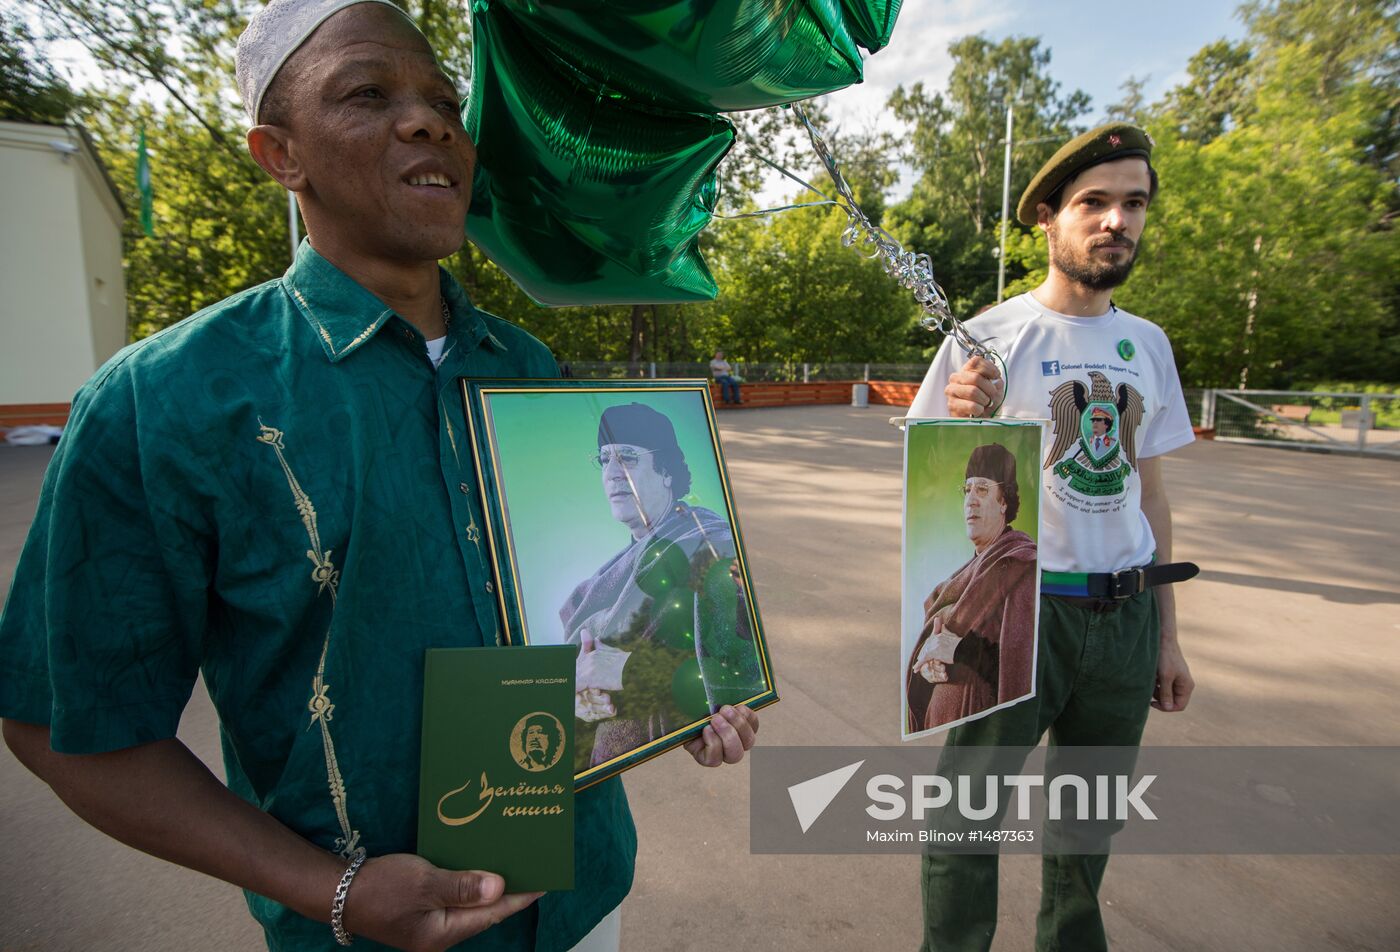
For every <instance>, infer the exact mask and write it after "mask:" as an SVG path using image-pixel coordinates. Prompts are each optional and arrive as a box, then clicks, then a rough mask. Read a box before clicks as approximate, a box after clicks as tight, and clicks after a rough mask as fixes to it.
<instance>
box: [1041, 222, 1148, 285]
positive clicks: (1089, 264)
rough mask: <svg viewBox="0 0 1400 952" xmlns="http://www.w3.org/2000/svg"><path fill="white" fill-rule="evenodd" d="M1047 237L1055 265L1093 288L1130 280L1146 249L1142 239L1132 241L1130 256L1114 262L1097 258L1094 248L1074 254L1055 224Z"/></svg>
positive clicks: (1073, 278) (1071, 278) (1120, 239)
mask: <svg viewBox="0 0 1400 952" xmlns="http://www.w3.org/2000/svg"><path fill="white" fill-rule="evenodd" d="M1046 239H1047V241H1048V242H1049V245H1050V263H1051V265H1053V266H1054V267H1055V269H1056V270H1057V271H1059V272H1060V273H1061V274H1063V275H1064V276H1065V277H1067V278H1069V279H1070V280H1071V281H1073V282H1074V283H1075V284H1078V285H1081V286H1083V287H1085V288H1088V289H1089V290H1090V291H1110V290H1112V289H1113V288H1116V287H1118V286H1119V285H1121V284H1122V283H1123V282H1124V281H1126V280H1128V275H1130V274H1132V272H1133V264H1134V263H1136V261H1137V255H1138V252H1139V251H1141V250H1142V241H1141V240H1139V241H1138V242H1137V243H1136V244H1130V246H1129V248H1128V257H1127V259H1126V260H1123V261H1118V262H1113V261H1105V260H1100V259H1096V258H1094V257H1093V249H1092V248H1091V249H1089V251H1086V252H1085V253H1084V254H1082V255H1076V254H1074V253H1073V252H1072V251H1071V250H1069V249H1068V248H1066V247H1064V243H1062V242H1060V241H1059V240H1058V237H1057V235H1056V234H1055V229H1053V228H1051V229H1050V230H1049V232H1048V233H1047V234H1046ZM1112 240H1114V241H1124V242H1126V241H1128V239H1127V238H1123V237H1121V236H1114V238H1113V239H1112Z"/></svg>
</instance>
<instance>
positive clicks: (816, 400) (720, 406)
mask: <svg viewBox="0 0 1400 952" xmlns="http://www.w3.org/2000/svg"><path fill="white" fill-rule="evenodd" d="M739 399H740V400H742V401H743V403H741V404H739V405H738V406H735V405H734V404H731V403H721V402H720V392H719V384H717V383H714V382H713V381H711V382H710V402H711V403H713V404H714V405H715V409H716V410H743V409H746V408H752V407H799V406H817V405H822V404H825V405H832V404H842V403H850V402H851V381H849V380H844V381H842V380H823V381H819V382H816V383H741V384H740V385H739Z"/></svg>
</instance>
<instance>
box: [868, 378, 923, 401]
mask: <svg viewBox="0 0 1400 952" xmlns="http://www.w3.org/2000/svg"><path fill="white" fill-rule="evenodd" d="M918 392H919V385H918V384H916V383H904V382H901V381H896V380H872V381H870V402H871V403H875V404H880V405H881V406H889V407H907V406H909V405H910V404H912V403H913V402H914V394H916V393H918Z"/></svg>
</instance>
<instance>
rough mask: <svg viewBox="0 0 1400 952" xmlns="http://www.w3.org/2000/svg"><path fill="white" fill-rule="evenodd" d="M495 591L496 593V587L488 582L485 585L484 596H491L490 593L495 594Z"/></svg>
mask: <svg viewBox="0 0 1400 952" xmlns="http://www.w3.org/2000/svg"><path fill="white" fill-rule="evenodd" d="M495 591H496V586H494V585H492V584H491V583H490V582H487V583H486V594H487V595H490V594H492V593H493V592H495Z"/></svg>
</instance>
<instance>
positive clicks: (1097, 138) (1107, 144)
mask: <svg viewBox="0 0 1400 952" xmlns="http://www.w3.org/2000/svg"><path fill="white" fill-rule="evenodd" d="M1134 155H1136V156H1141V157H1142V158H1144V159H1148V158H1150V157H1151V155H1152V137H1151V136H1149V135H1148V134H1147V133H1146V132H1143V131H1142V130H1141V129H1139V128H1138V127H1137V126H1130V125H1128V124H1127V123H1126V122H1110V123H1109V124H1108V125H1104V126H1099V127H1098V128H1097V129H1090V130H1089V131H1088V132H1086V133H1084V134H1083V135H1082V136H1077V137H1075V138H1073V139H1071V140H1070V141H1068V142H1066V143H1065V144H1064V145H1063V146H1061V147H1060V151H1058V152H1056V153H1055V154H1054V155H1052V156H1050V161H1049V162H1046V163H1045V164H1044V165H1042V166H1041V167H1040V171H1039V172H1037V173H1035V178H1033V179H1031V184H1029V185H1027V186H1026V190H1025V191H1024V192H1023V193H1022V194H1021V203H1020V204H1019V205H1017V206H1016V220H1017V221H1019V222H1020V223H1021V224H1023V225H1034V224H1035V222H1036V217H1035V207H1036V206H1037V205H1039V204H1040V203H1041V202H1043V201H1045V200H1046V199H1047V198H1049V197H1050V196H1051V195H1053V194H1055V190H1056V189H1058V188H1059V187H1060V186H1061V185H1064V184H1065V183H1066V182H1068V181H1069V180H1070V179H1072V178H1074V177H1075V176H1076V175H1078V174H1079V173H1080V172H1083V171H1084V170H1085V169H1087V168H1089V167H1090V166H1093V165H1098V164H1099V163H1100V162H1111V161H1113V160H1114V159H1126V158H1128V157H1130V156H1134Z"/></svg>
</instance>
